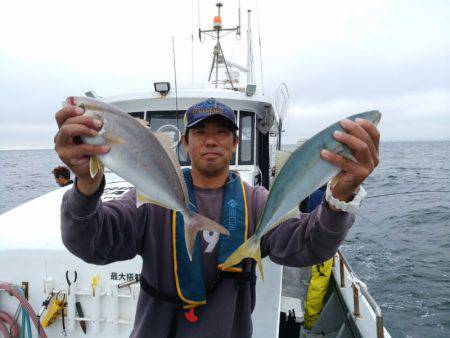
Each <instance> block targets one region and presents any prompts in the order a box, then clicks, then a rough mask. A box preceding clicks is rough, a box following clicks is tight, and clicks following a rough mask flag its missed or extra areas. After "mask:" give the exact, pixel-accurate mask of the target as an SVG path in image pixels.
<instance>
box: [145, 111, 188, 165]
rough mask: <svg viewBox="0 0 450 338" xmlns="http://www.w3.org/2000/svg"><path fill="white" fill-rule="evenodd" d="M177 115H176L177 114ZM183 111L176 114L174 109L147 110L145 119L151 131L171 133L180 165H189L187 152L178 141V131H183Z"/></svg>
mask: <svg viewBox="0 0 450 338" xmlns="http://www.w3.org/2000/svg"><path fill="white" fill-rule="evenodd" d="M177 115H178V116H177ZM183 117H184V111H179V112H178V114H176V113H175V112H174V111H149V112H147V121H148V123H149V127H150V130H151V131H153V132H167V133H171V134H172V135H173V145H174V148H175V147H176V153H177V156H178V160H179V161H180V165H182V166H183V165H190V164H191V162H190V160H189V157H188V154H187V153H186V152H185V151H184V147H183V145H182V144H181V142H179V143H178V140H179V137H180V132H181V134H183V133H184V122H183Z"/></svg>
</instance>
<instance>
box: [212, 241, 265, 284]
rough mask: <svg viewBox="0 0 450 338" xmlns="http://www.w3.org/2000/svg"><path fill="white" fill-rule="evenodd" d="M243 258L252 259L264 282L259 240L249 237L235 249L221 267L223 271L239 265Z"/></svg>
mask: <svg viewBox="0 0 450 338" xmlns="http://www.w3.org/2000/svg"><path fill="white" fill-rule="evenodd" d="M244 258H253V259H254V260H255V261H256V264H257V265H258V269H259V274H260V275H261V279H262V281H264V269H263V264H262V260H261V247H260V246H259V240H258V239H256V238H255V237H251V238H250V239H249V240H247V241H245V242H244V243H243V244H242V245H241V246H240V247H239V248H237V249H236V251H234V252H233V253H232V254H231V255H230V256H229V257H228V259H227V260H226V261H225V263H223V264H222V265H221V268H222V269H223V270H225V269H227V268H229V267H232V266H234V265H236V264H239V263H240V262H241V261H242V260H243V259H244Z"/></svg>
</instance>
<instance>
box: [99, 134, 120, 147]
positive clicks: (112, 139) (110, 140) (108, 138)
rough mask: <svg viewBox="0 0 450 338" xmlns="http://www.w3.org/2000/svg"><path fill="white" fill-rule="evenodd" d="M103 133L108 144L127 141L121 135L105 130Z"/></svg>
mask: <svg viewBox="0 0 450 338" xmlns="http://www.w3.org/2000/svg"><path fill="white" fill-rule="evenodd" d="M101 134H102V136H103V138H104V140H105V142H106V144H109V145H111V144H122V143H125V141H124V140H122V139H121V138H120V137H117V136H114V135H111V134H109V133H107V132H104V133H101Z"/></svg>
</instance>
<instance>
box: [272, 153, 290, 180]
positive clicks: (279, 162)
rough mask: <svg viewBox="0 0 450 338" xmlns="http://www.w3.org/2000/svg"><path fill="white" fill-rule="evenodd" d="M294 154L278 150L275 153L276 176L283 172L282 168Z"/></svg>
mask: <svg viewBox="0 0 450 338" xmlns="http://www.w3.org/2000/svg"><path fill="white" fill-rule="evenodd" d="M291 154H292V152H290V151H286V150H277V152H276V153H275V168H276V171H275V176H278V173H279V172H280V171H281V168H283V166H284V165H285V164H286V162H287V161H288V159H289V157H290V156H291Z"/></svg>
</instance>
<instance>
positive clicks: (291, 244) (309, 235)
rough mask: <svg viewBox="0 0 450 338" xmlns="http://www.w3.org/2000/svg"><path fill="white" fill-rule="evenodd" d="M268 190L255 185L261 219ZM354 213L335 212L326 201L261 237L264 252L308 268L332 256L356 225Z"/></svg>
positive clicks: (285, 262)
mask: <svg viewBox="0 0 450 338" xmlns="http://www.w3.org/2000/svg"><path fill="white" fill-rule="evenodd" d="M267 196H268V191H267V190H266V189H265V188H263V187H257V188H255V191H254V194H253V206H254V208H255V210H254V212H256V215H258V217H257V218H256V219H259V216H260V215H261V213H262V212H263V208H264V204H265V201H266V199H267ZM354 221H355V216H354V215H353V214H352V213H346V212H335V211H332V210H331V209H330V208H329V207H328V205H327V203H326V202H325V200H322V202H321V204H320V205H319V206H318V207H317V208H316V209H314V210H313V211H312V212H311V213H309V214H299V215H298V217H294V218H289V219H287V220H286V221H284V222H283V223H281V224H280V225H278V226H277V227H275V228H274V229H272V230H270V231H269V232H268V233H266V234H265V235H264V236H263V237H262V238H261V255H262V257H265V256H269V257H270V259H271V260H272V261H273V262H275V263H277V264H281V265H286V266H292V267H304V266H311V265H314V264H319V263H322V262H324V261H326V260H327V259H329V258H331V257H332V256H333V255H334V254H335V253H336V252H337V250H338V248H339V246H340V245H341V243H342V242H343V241H344V239H345V236H346V235H347V232H348V230H349V229H350V227H351V226H352V225H353V223H354Z"/></svg>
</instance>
